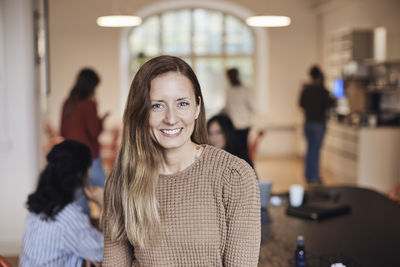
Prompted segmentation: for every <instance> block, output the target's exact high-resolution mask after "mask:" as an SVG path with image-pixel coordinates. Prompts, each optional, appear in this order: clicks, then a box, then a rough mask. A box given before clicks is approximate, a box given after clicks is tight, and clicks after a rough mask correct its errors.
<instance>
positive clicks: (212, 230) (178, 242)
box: [103, 145, 260, 267]
mask: <svg viewBox="0 0 400 267" xmlns="http://www.w3.org/2000/svg"><path fill="white" fill-rule="evenodd" d="M157 199H158V202H159V211H160V216H161V226H160V229H159V230H158V231H156V232H155V233H154V234H153V235H152V236H151V239H150V241H149V242H148V245H147V246H146V247H144V248H138V247H135V249H134V252H133V248H132V246H131V245H130V244H129V242H112V241H111V240H110V238H109V237H108V235H107V234H106V235H105V238H104V256H103V266H226V267H230V266H240V267H244V266H257V263H258V255H259V248H260V202H259V192H258V185H257V180H256V177H255V173H254V171H253V169H252V168H251V167H250V166H249V165H248V164H247V163H246V162H245V161H243V160H241V159H239V158H237V157H235V156H233V155H231V154H229V153H227V152H225V151H223V150H220V149H216V148H214V147H212V146H208V145H206V146H205V148H204V150H203V152H202V154H201V156H200V158H199V159H197V160H196V161H195V162H194V163H193V164H192V165H190V166H189V167H188V168H186V169H185V170H183V171H181V172H178V173H176V174H173V175H160V180H159V185H158V189H157Z"/></svg>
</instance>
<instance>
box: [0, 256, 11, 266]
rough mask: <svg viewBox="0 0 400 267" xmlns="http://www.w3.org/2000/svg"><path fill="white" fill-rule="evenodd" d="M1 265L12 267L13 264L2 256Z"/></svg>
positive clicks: (0, 257)
mask: <svg viewBox="0 0 400 267" xmlns="http://www.w3.org/2000/svg"><path fill="white" fill-rule="evenodd" d="M0 267H12V266H11V264H10V263H9V262H8V261H6V259H5V258H4V257H2V256H0Z"/></svg>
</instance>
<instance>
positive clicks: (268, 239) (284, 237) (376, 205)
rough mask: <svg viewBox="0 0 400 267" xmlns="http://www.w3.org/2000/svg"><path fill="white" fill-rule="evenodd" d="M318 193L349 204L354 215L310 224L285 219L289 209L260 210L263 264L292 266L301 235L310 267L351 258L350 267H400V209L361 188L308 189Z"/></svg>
mask: <svg viewBox="0 0 400 267" xmlns="http://www.w3.org/2000/svg"><path fill="white" fill-rule="evenodd" d="M316 194H320V195H321V194H324V195H325V196H328V197H329V196H330V197H332V198H334V199H335V200H336V201H337V203H343V204H350V205H351V213H350V214H347V215H341V216H337V217H333V218H329V219H326V220H322V221H309V220H305V219H300V218H296V217H291V216H288V215H286V213H285V210H286V207H285V206H280V207H272V206H269V207H268V210H267V211H263V212H262V233H261V235H262V237H261V249H260V262H259V266H274V267H279V266H291V263H292V262H293V258H294V251H295V249H296V245H297V244H296V243H297V235H303V236H304V239H305V248H306V252H307V256H308V257H309V259H310V260H311V264H309V265H308V267H312V266H327V265H324V264H322V263H321V262H323V260H325V262H326V259H327V258H330V259H332V258H335V259H347V260H348V261H349V262H351V263H352V266H384V267H390V266H400V205H398V204H396V203H394V202H393V201H391V200H390V199H388V198H387V197H386V196H384V195H381V194H379V193H377V192H375V191H371V190H368V189H362V188H357V187H315V188H313V189H312V190H308V191H306V195H307V196H308V197H309V198H310V196H315V195H316ZM286 197H287V196H286ZM317 262H318V263H317Z"/></svg>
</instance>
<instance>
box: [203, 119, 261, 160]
mask: <svg viewBox="0 0 400 267" xmlns="http://www.w3.org/2000/svg"><path fill="white" fill-rule="evenodd" d="M207 132H208V141H209V144H210V145H212V146H215V147H216V148H219V149H224V150H226V151H228V152H229V153H231V154H233V155H235V156H237V157H239V158H241V159H244V160H245V161H246V162H247V163H249V164H250V166H251V167H254V166H253V162H252V161H251V159H250V157H249V153H248V145H247V142H246V141H245V142H243V140H240V134H239V135H238V132H237V130H236V129H235V128H234V126H233V123H232V120H231V119H230V118H229V117H228V116H226V115H225V114H219V115H215V116H214V117H212V118H211V119H209V120H208V122H207Z"/></svg>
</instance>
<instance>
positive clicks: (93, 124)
mask: <svg viewBox="0 0 400 267" xmlns="http://www.w3.org/2000/svg"><path fill="white" fill-rule="evenodd" d="M99 82H100V78H99V76H98V75H97V74H96V72H94V71H93V70H92V69H88V68H85V69H82V70H81V71H80V72H79V75H78V77H77V80H76V82H75V85H74V86H73V88H72V90H71V92H70V94H69V97H68V99H67V100H66V101H65V103H64V106H63V109H62V117H61V131H60V133H61V136H62V137H63V138H64V139H70V140H75V141H78V142H81V143H82V144H85V145H87V146H88V147H89V149H90V153H91V157H92V160H93V162H92V165H91V167H90V174H89V179H88V185H95V186H101V187H104V182H105V179H106V175H105V173H104V169H103V166H102V164H101V157H100V143H99V140H98V139H99V136H100V134H101V132H102V130H103V122H104V120H105V118H106V117H107V116H108V115H109V113H106V114H105V115H104V116H103V117H102V118H100V117H99V116H98V115H97V104H96V101H95V99H94V94H95V89H96V87H97V85H98V84H99ZM76 199H77V204H78V205H79V206H80V207H81V208H82V210H83V212H84V213H86V214H88V215H89V214H90V210H89V206H88V203H87V199H86V198H85V196H84V194H83V192H82V190H78V191H77V195H76Z"/></svg>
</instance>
